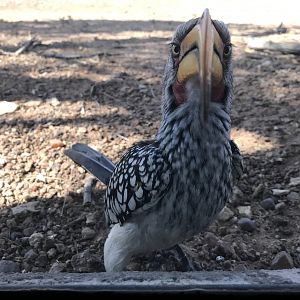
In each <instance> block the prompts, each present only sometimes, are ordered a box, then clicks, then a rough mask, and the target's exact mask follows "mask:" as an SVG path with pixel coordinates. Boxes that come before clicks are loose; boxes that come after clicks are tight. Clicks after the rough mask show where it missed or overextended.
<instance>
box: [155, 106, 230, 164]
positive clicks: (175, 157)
mask: <svg viewBox="0 0 300 300" xmlns="http://www.w3.org/2000/svg"><path fill="white" fill-rule="evenodd" d="M199 113H200V112H199V111H197V109H195V108H193V107H189V106H188V105H185V106H184V105H183V106H182V107H179V108H177V110H175V111H173V112H172V113H170V114H168V115H166V116H165V118H164V120H163V121H162V123H161V126H160V128H159V130H158V133H157V137H156V138H157V141H158V142H159V147H160V149H161V150H162V152H163V153H164V154H165V155H166V157H167V158H168V160H169V162H170V163H171V164H178V165H182V164H185V160H192V161H194V162H195V165H196V166H197V165H198V164H201V161H203V160H206V159H209V157H210V156H211V155H212V152H213V153H214V154H217V153H218V152H220V155H223V153H224V152H226V153H227V152H228V153H230V145H229V140H230V139H229V135H230V117H229V115H228V113H227V112H226V111H225V110H224V109H222V107H221V106H217V105H215V106H213V107H211V108H210V113H209V116H208V119H207V120H206V121H205V123H203V122H202V121H201V118H200V115H199Z"/></svg>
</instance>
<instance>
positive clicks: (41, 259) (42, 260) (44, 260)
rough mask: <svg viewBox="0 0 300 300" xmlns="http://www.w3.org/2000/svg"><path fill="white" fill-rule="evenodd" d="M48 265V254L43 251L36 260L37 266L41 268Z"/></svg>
mask: <svg viewBox="0 0 300 300" xmlns="http://www.w3.org/2000/svg"><path fill="white" fill-rule="evenodd" d="M47 263H48V257H47V254H46V253H45V252H44V251H41V252H40V253H39V256H38V257H37V259H36V264H37V265H38V266H39V267H45V266H46V265H47Z"/></svg>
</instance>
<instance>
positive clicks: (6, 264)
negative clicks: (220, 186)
mask: <svg viewBox="0 0 300 300" xmlns="http://www.w3.org/2000/svg"><path fill="white" fill-rule="evenodd" d="M18 272H20V266H19V265H18V264H17V263H16V262H14V261H12V260H5V259H3V260H0V273H18Z"/></svg>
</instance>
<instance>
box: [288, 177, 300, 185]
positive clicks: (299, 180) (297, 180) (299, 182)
mask: <svg viewBox="0 0 300 300" xmlns="http://www.w3.org/2000/svg"><path fill="white" fill-rule="evenodd" d="M297 185H300V177H294V178H290V183H289V186H297Z"/></svg>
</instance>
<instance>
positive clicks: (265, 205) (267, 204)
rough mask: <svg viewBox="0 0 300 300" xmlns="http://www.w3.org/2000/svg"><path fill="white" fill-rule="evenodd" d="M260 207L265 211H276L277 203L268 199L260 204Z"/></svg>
mask: <svg viewBox="0 0 300 300" xmlns="http://www.w3.org/2000/svg"><path fill="white" fill-rule="evenodd" d="M260 205H261V207H262V208H263V209H265V210H274V209H275V202H274V200H273V199H272V198H266V199H264V200H263V201H261V202H260Z"/></svg>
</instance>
